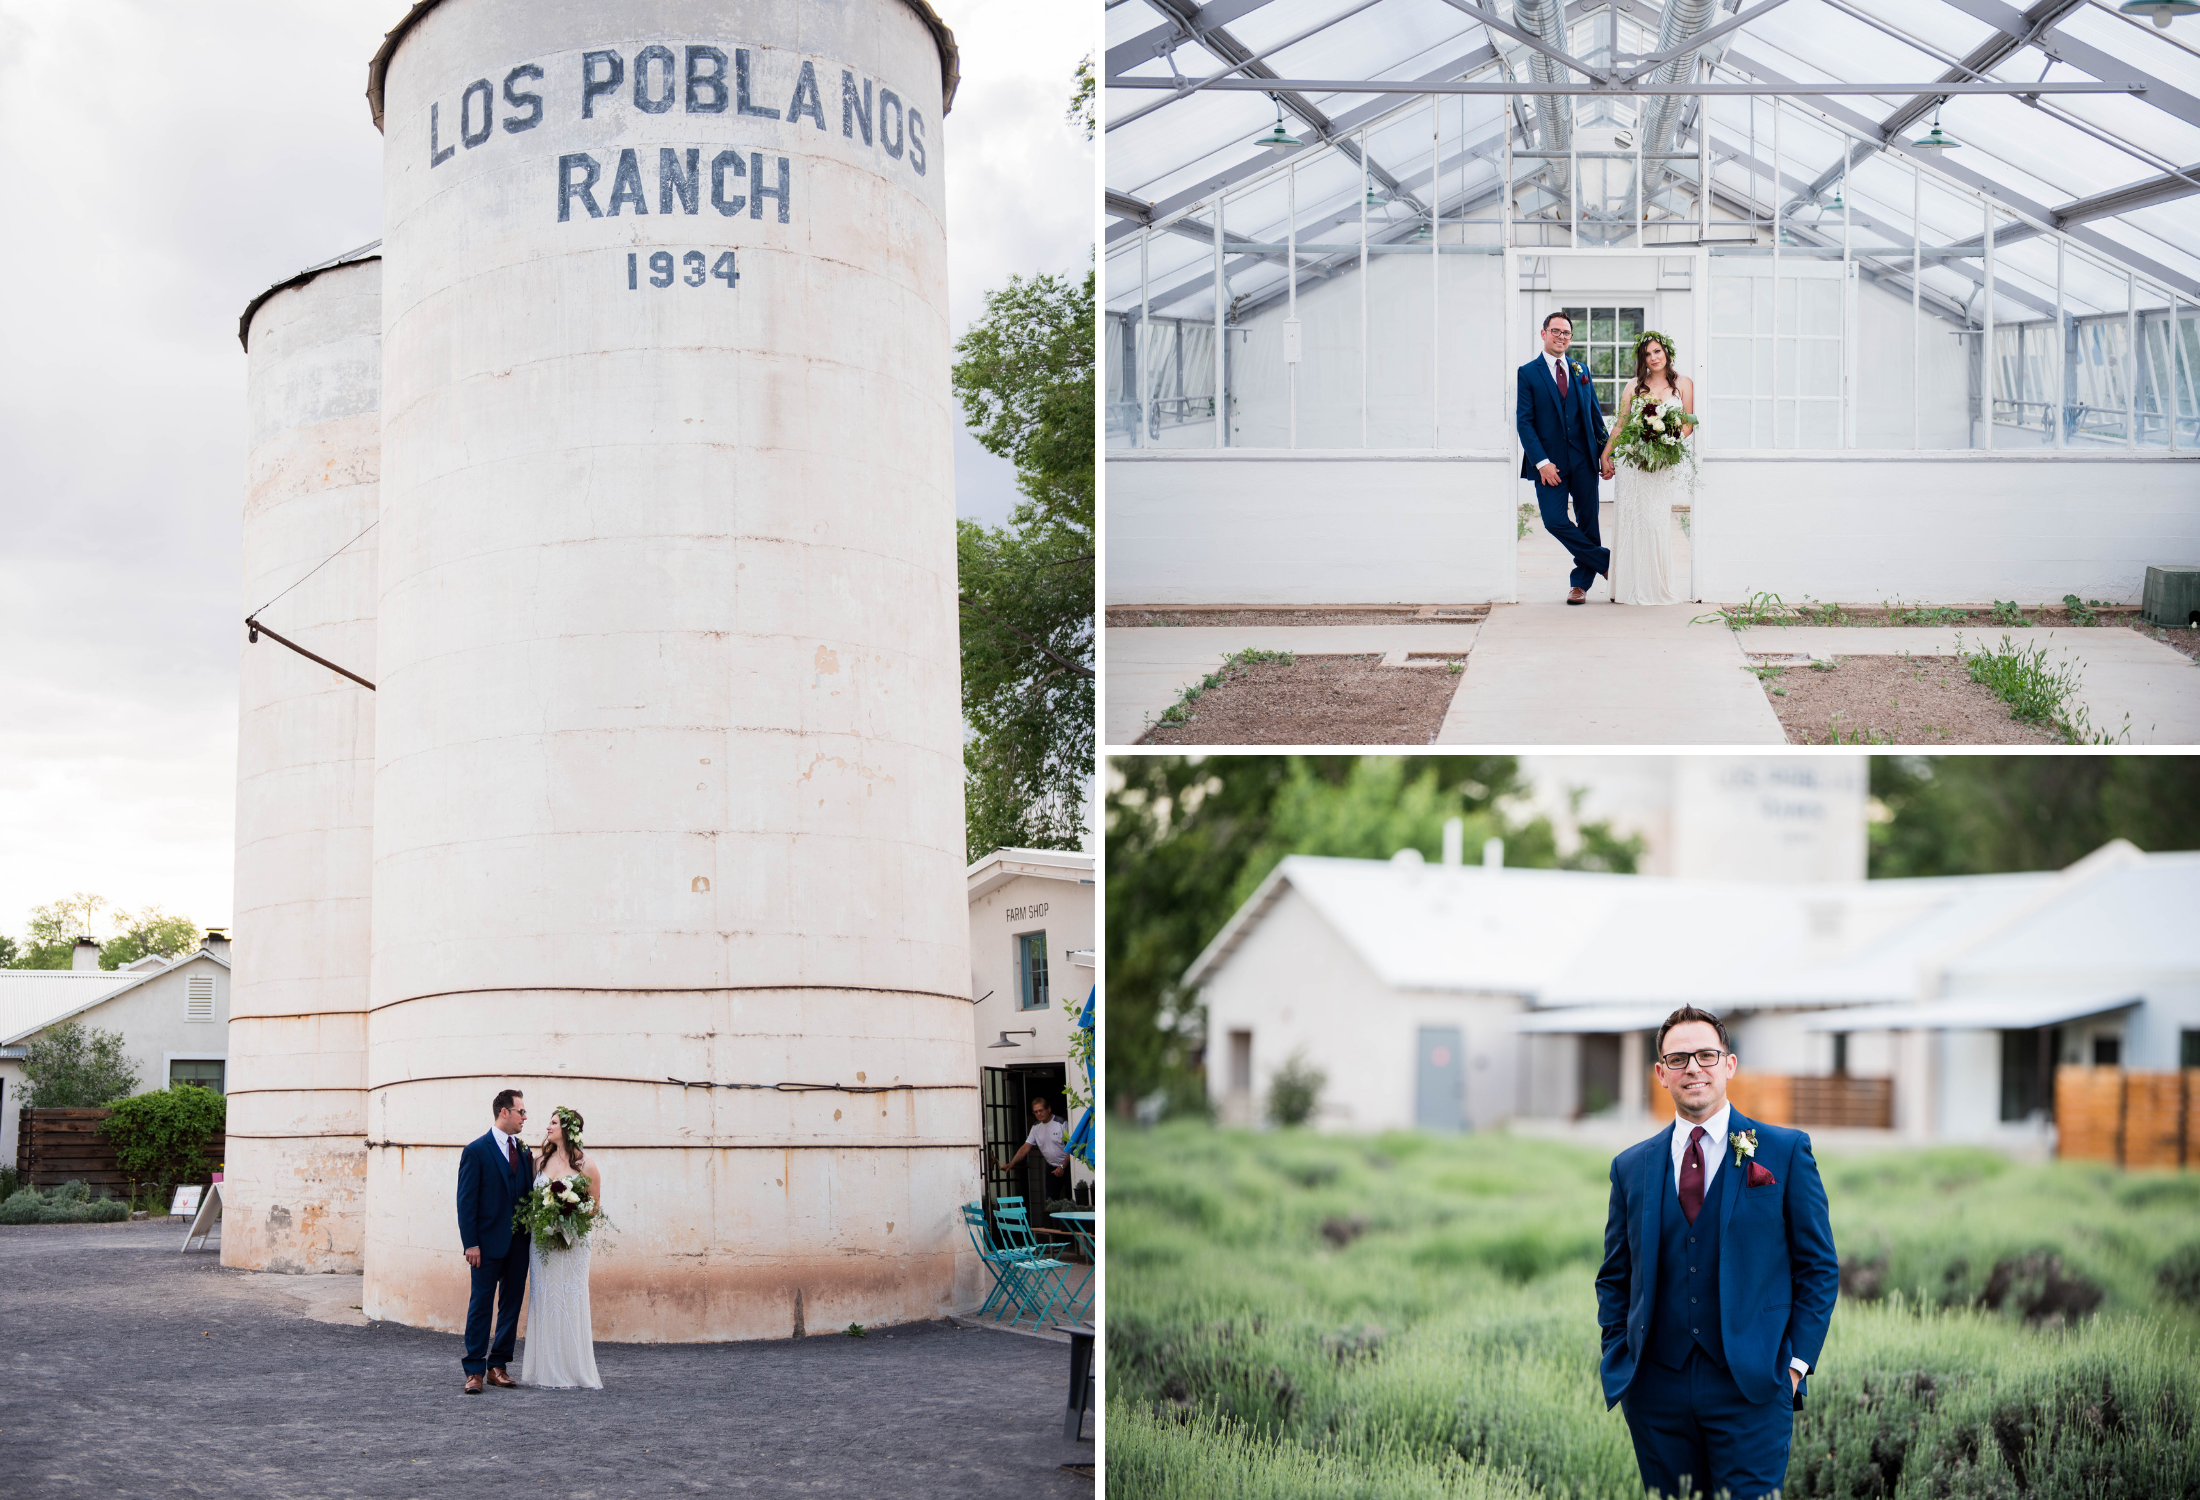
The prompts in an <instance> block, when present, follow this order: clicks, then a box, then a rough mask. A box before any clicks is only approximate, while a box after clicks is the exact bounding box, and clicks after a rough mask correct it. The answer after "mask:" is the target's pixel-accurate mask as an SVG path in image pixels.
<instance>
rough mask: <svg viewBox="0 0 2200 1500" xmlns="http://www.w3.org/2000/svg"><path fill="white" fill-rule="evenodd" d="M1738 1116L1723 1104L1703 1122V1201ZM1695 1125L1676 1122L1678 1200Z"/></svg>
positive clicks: (1798, 1364)
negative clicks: (1728, 1126) (1731, 1124)
mask: <svg viewBox="0 0 2200 1500" xmlns="http://www.w3.org/2000/svg"><path fill="white" fill-rule="evenodd" d="M1733 1115H1734V1106H1733V1105H1731V1104H1722V1105H1720V1106H1719V1112H1718V1113H1717V1114H1715V1115H1713V1116H1712V1117H1711V1118H1710V1119H1708V1120H1706V1121H1704V1122H1703V1139H1702V1140H1701V1141H1699V1142H1698V1143H1697V1144H1698V1145H1699V1146H1700V1147H1701V1148H1702V1150H1703V1201H1704V1202H1706V1203H1709V1202H1710V1201H1711V1183H1712V1181H1713V1179H1715V1178H1716V1177H1717V1176H1718V1175H1719V1164H1720V1163H1721V1162H1722V1161H1724V1160H1725V1159H1726V1129H1727V1125H1728V1124H1729V1123H1730V1122H1731V1120H1732V1119H1733ZM1694 1128H1695V1126H1694V1123H1693V1122H1692V1121H1690V1120H1688V1119H1687V1118H1686V1117H1684V1116H1675V1117H1674V1120H1673V1196H1674V1197H1675V1198H1676V1199H1677V1198H1679V1196H1680V1190H1681V1159H1682V1158H1683V1157H1685V1156H1687V1155H1688V1137H1689V1133H1690V1132H1691V1131H1692V1130H1694ZM1788 1366H1789V1368H1791V1369H1793V1370H1795V1371H1796V1372H1797V1373H1798V1374H1803V1375H1808V1374H1809V1373H1810V1366H1809V1364H1807V1363H1806V1362H1804V1361H1803V1360H1800V1359H1796V1358H1794V1357H1793V1356H1792V1355H1791V1356H1790V1357H1789V1358H1788Z"/></svg>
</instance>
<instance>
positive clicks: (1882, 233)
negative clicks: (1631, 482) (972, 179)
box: [1103, 0, 2200, 321]
mask: <svg viewBox="0 0 2200 1500" xmlns="http://www.w3.org/2000/svg"><path fill="white" fill-rule="evenodd" d="M1669 10H1670V11H1672V12H1674V14H1671V15H1668V14H1667V12H1668V11H1669ZM2196 43H2200V18H2194V19H2191V20H2180V21H2178V22H2176V23H2175V24H2174V25H2172V26H2170V27H2168V28H2167V29H2162V28H2158V27H2156V26H2154V25H2151V24H2148V22H2147V21H2146V20H2144V19H2141V18H2136V17H2133V16H2127V15H2124V14H2121V13H2120V12H2119V10H2118V8H2117V6H2116V5H2115V4H2114V3H2112V0H2039V3H2035V4H2033V5H2031V6H2029V7H2028V8H2025V9H2022V10H2020V9H2017V8H2014V7H2012V6H2010V5H2006V4H2003V3H2000V0H1665V4H1664V5H1662V6H1661V5H1658V4H1652V3H1647V0H1574V3H1571V4H1566V3H1564V0H1210V3H1207V4H1205V5H1200V4H1197V3H1195V0H1108V6H1107V46H1108V52H1107V60H1106V82H1107V87H1106V89H1105V91H1104V94H1103V101H1104V111H1105V119H1106V127H1105V128H1106V133H1107V149H1106V163H1107V167H1106V171H1107V207H1108V212H1109V214H1110V221H1109V226H1108V231H1107V237H1108V243H1109V245H1110V247H1111V253H1113V254H1117V255H1120V254H1121V253H1123V252H1125V251H1127V250H1129V249H1130V248H1131V245H1132V243H1135V242H1138V241H1139V240H1140V238H1141V233H1140V232H1141V231H1142V230H1146V229H1153V230H1156V231H1168V232H1167V233H1155V234H1153V235H1151V236H1148V237H1145V239H1144V243H1143V245H1142V249H1143V252H1144V258H1145V265H1144V275H1143V277H1141V276H1140V275H1138V274H1137V273H1135V272H1134V273H1132V274H1130V275H1129V276H1127V277H1118V276H1116V275H1113V274H1111V276H1110V278H1109V282H1110V285H1109V299H1108V303H1109V306H1110V308H1111V309H1115V310H1118V311H1120V310H1124V309H1126V308H1130V307H1135V306H1136V305H1137V303H1138V300H1139V298H1140V296H1141V294H1142V293H1143V295H1145V296H1146V297H1148V298H1149V299H1151V303H1150V312H1151V314H1152V315H1154V316H1164V315H1170V316H1187V317H1201V316H1212V313H1213V306H1214V303H1213V295H1214V293H1213V277H1212V275H1211V269H1212V265H1213V260H1212V256H1213V254H1214V251H1213V237H1214V233H1215V229H1216V225H1215V222H1214V217H1213V215H1214V209H1215V206H1216V199H1217V195H1218V194H1221V195H1223V196H1222V201H1221V207H1222V212H1223V215H1224V222H1223V224H1222V226H1221V227H1222V237H1223V240H1224V244H1225V246H1226V248H1227V249H1228V251H1229V253H1230V255H1231V256H1232V257H1233V261H1234V262H1235V263H1234V264H1233V265H1232V266H1231V267H1230V286H1231V288H1232V291H1233V294H1234V295H1236V296H1238V297H1240V298H1247V297H1250V298H1254V299H1257V298H1258V297H1260V296H1261V295H1262V292H1263V287H1264V284H1265V283H1267V282H1272V281H1280V280H1281V279H1282V278H1283V277H1284V276H1285V275H1286V274H1287V273H1286V271H1285V269H1284V265H1285V259H1284V257H1282V256H1281V255H1280V253H1279V252H1280V251H1281V248H1282V247H1281V245H1280V244H1279V242H1281V241H1283V240H1284V239H1285V238H1286V236H1289V235H1292V234H1295V235H1296V237H1297V240H1298V242H1299V250H1300V256H1301V259H1300V264H1301V266H1302V270H1301V273H1300V274H1301V276H1302V278H1303V277H1304V276H1305V275H1306V274H1307V272H1306V271H1305V270H1304V269H1303V267H1304V266H1305V265H1306V264H1307V257H1308V256H1309V255H1312V256H1313V257H1316V258H1318V257H1319V256H1320V255H1322V254H1323V253H1324V252H1325V250H1331V249H1333V250H1334V252H1335V253H1336V256H1337V258H1338V260H1339V261H1340V262H1341V261H1343V260H1344V259H1346V258H1348V257H1347V252H1348V250H1349V251H1355V252H1356V251H1357V249H1358V241H1359V238H1360V235H1361V224H1362V220H1363V218H1365V220H1366V222H1367V224H1368V238H1369V241H1370V243H1371V245H1373V246H1375V247H1378V248H1379V247H1381V246H1383V245H1403V244H1404V243H1405V242H1407V241H1409V240H1411V239H1414V238H1416V237H1418V238H1419V239H1421V240H1423V241H1426V239H1427V238H1428V235H1429V229H1428V225H1429V223H1430V222H1431V220H1432V218H1433V219H1434V220H1436V221H1437V222H1438V223H1439V226H1440V227H1441V228H1444V229H1446V230H1448V229H1449V228H1450V226H1451V224H1452V223H1453V222H1454V221H1455V220H1460V219H1466V220H1473V219H1475V218H1477V217H1478V216H1479V217H1481V218H1483V219H1486V220H1488V221H1489V223H1490V228H1491V230H1492V231H1493V242H1494V236H1495V233H1496V232H1497V231H1498V229H1499V221H1500V219H1501V217H1502V214H1503V210H1502V209H1501V208H1500V206H1499V205H1500V203H1501V202H1502V200H1503V199H1504V197H1505V194H1504V183H1505V181H1506V173H1507V172H1508V171H1510V172H1511V174H1512V181H1513V184H1514V188H1515V194H1516V196H1515V199H1514V206H1515V209H1516V210H1517V211H1518V212H1520V213H1521V214H1523V215H1525V216H1526V217H1524V218H1522V219H1519V220H1516V221H1515V222H1516V224H1529V223H1531V222H1533V221H1535V220H1537V219H1538V217H1539V216H1540V217H1541V218H1542V219H1546V220H1548V221H1549V227H1552V228H1556V227H1558V226H1559V225H1560V224H1561V223H1562V222H1564V223H1565V224H1566V227H1567V229H1568V232H1569V235H1570V236H1573V237H1574V238H1573V239H1572V242H1573V243H1575V244H1589V243H1592V240H1591V239H1590V238H1584V237H1580V236H1582V232H1583V226H1584V225H1590V227H1591V228H1592V229H1594V224H1592V222H1591V221H1599V220H1600V217H1601V220H1603V221H1609V220H1611V219H1612V218H1613V217H1614V215H1615V214H1624V217H1625V219H1626V221H1627V224H1628V226H1629V227H1630V228H1633V229H1634V230H1635V232H1636V233H1637V235H1638V236H1639V237H1638V238H1636V239H1635V240H1634V241H1632V243H1635V244H1637V245H1650V244H1669V245H1683V244H1685V245H1689V246H1694V245H1696V244H1699V243H1713V244H1716V243H1719V242H1721V240H1722V239H1723V240H1725V241H1726V242H1727V243H1734V240H1733V238H1732V231H1733V229H1734V227H1735V225H1737V224H1740V225H1743V226H1744V227H1745V230H1746V232H1747V234H1748V235H1749V236H1750V241H1751V242H1753V243H1759V244H1762V243H1765V242H1766V240H1765V238H1762V237H1759V236H1758V235H1757V231H1759V230H1766V231H1769V230H1770V229H1771V228H1772V226H1773V225H1774V224H1777V225H1778V226H1779V234H1778V236H1777V239H1778V242H1779V243H1780V244H1782V245H1783V246H1786V247H1791V253H1802V254H1806V255H1807V254H1809V253H1811V251H1812V250H1813V249H1814V248H1819V249H1823V248H1824V247H1826V246H1828V245H1831V246H1834V247H1838V246H1840V245H1842V244H1844V243H1845V244H1848V245H1850V246H1851V247H1852V248H1853V249H1855V250H1856V251H1857V253H1859V254H1860V255H1861V254H1867V253H1868V254H1874V255H1877V254H1884V255H1886V256H1889V257H1899V258H1900V259H1901V260H1903V261H1908V259H1909V258H1910V256H1911V255H1912V254H1913V252H1915V253H1917V254H1919V255H1920V257H1921V258H1922V259H1927V260H1932V261H1934V263H1935V264H1934V266H1933V268H1932V269H1930V270H1929V271H1928V272H1926V273H1925V274H1924V275H1921V276H1920V278H1919V280H1920V282H1921V284H1922V287H1923V289H1924V292H1925V294H1926V300H1927V301H1928V302H1936V301H1937V302H1939V303H1940V304H1941V305H1942V306H1943V307H1945V308H1949V309H1954V308H1956V307H1958V306H1960V305H1961V304H1964V303H1965V302H1967V301H1968V300H1969V299H1970V298H1972V296H1973V295H1974V292H1975V290H1976V288H1977V286H1978V285H1979V284H1980V281H1981V277H1980V274H1979V271H1978V269H1977V267H1976V265H1975V261H1976V258H1977V257H1978V256H1979V254H1980V248H1981V245H1982V243H1983V240H1984V237H1985V223H1986V221H1987V220H1988V219H1989V218H1990V219H1991V222H1992V223H1993V225H1994V251H1995V255H1996V257H1997V259H1996V262H1995V265H1994V271H1993V284H1994V292H1995V295H1994V298H1993V299H1992V300H1993V301H1994V303H1995V304H1996V306H1995V308H1994V317H1995V319H1996V321H2003V320H2008V321H2022V320H2025V319H2027V318H2035V317H2040V316H2045V315H2048V314H2051V313H2052V311H2053V309H2054V307H2055V305H2056V299H2057V286H2058V284H2059V285H2060V286H2061V288H2062V292H2061V296H2062V300H2063V304H2064V306H2065V307H2066V308H2067V309H2068V310H2069V311H2070V312H2071V313H2072V314H2073V315H2076V316H2081V317H2082V316H2085V315H2086V314H2088V313H2089V312H2092V313H2099V314H2109V313H2114V314H2119V315H2121V314H2123V313H2125V312H2126V311H2127V307H2132V306H2139V307H2143V306H2160V305H2161V304H2162V303H2163V302H2164V301H2165V300H2166V298H2168V297H2170V296H2174V297H2176V298H2177V299H2179V300H2180V301H2185V302H2188V303H2189V302H2190V301H2191V300H2193V299H2195V298H2200V45H2196ZM1666 53H1670V54H1671V56H1670V57H1665V58H1663V59H1662V63H1661V54H1666ZM1133 81H1148V82H1152V83H1159V84H1162V85H1163V86H1161V87H1143V86H1138V84H1137V83H1135V82H1133ZM1367 82H1385V83H1395V84H1397V85H1398V87H1396V88H1393V89H1390V90H1387V91H1379V92H1370V91H1367V90H1365V89H1354V88H1349V87H1343V86H1340V85H1349V84H1359V83H1367ZM1813 85H1816V86H1819V87H1820V88H1821V89H1824V88H1828V87H1836V88H1863V89H1868V90H1869V91H1868V92H1841V93H1825V92H1816V93H1814V92H1812V91H1811V90H1812V86H1813ZM2103 85H2106V86H2107V87H2102V86H2103ZM1646 86H1648V87H1655V86H1664V87H1666V88H1668V89H1672V90H1674V92H1672V93H1668V94H1656V93H1648V92H1639V90H1641V89H1643V88H1645V87H1646ZM1539 89H1541V90H1542V91H1543V92H1541V93H1539V92H1538V90H1539ZM1554 90H1555V91H1554ZM1279 122H1280V126H1281V130H1282V132H1283V133H1284V134H1285V135H1287V136H1289V137H1292V138H1293V139H1295V141H1296V142H1297V143H1298V144H1296V145H1288V144H1287V145H1283V146H1280V147H1278V146H1264V145H1261V144H1258V138H1260V137H1262V136H1264V135H1267V134H1269V133H1270V132H1272V131H1274V130H1275V129H1276V128H1277V127H1278V125H1279ZM1547 122H1548V123H1547ZM1699 124H1701V125H1702V127H1703V128H1702V129H1701V131H1700V132H1699V129H1698V127H1699ZM1936 126H1937V127H1938V129H1940V130H1941V131H1942V132H1944V134H1945V136H1946V137H1947V138H1948V139H1950V140H1952V142H1953V143H1954V144H1952V145H1951V146H1948V147H1947V148H1945V149H1932V148H1923V147H1920V146H1918V145H1917V144H1915V143H1916V142H1918V141H1919V140H1921V139H1924V138H1927V136H1928V132H1929V131H1931V130H1932V129H1934V128H1935V127H1936ZM1615 141H1616V142H1617V143H1618V146H1619V148H1620V150H1621V151H1623V152H1624V151H1633V152H1637V153H1640V152H1650V153H1652V154H1653V155H1655V154H1656V153H1659V152H1663V153H1665V154H1666V155H1667V156H1669V157H1670V158H1671V160H1670V161H1669V162H1668V161H1651V160H1649V159H1648V158H1645V157H1642V156H1640V155H1638V156H1637V158H1636V163H1635V164H1634V165H1630V166H1629V168H1628V170H1629V171H1630V172H1632V171H1635V170H1637V169H1638V168H1639V169H1640V170H1641V171H1642V173H1643V180H1644V183H1645V188H1644V191H1643V192H1642V193H1640V194H1639V195H1638V194H1634V193H1633V190H1632V188H1631V187H1630V188H1629V189H1627V191H1626V194H1625V196H1624V202H1621V201H1620V200H1608V201H1606V202H1604V203H1602V204H1591V203H1589V202H1588V201H1587V200H1588V199H1589V198H1590V196H1591V191H1590V183H1591V182H1592V181H1593V180H1600V179H1593V178H1592V177H1591V175H1590V172H1589V169H1588V167H1587V165H1586V164H1585V163H1583V162H1581V161H1580V160H1579V159H1578V158H1577V159H1575V160H1574V161H1572V162H1569V161H1568V160H1567V158H1566V155H1565V153H1567V152H1568V151H1573V152H1580V153H1588V152H1592V151H1596V150H1604V151H1610V150H1611V148H1612V146H1613V143H1614V142H1615ZM1699 149H1701V150H1702V152H1703V155H1704V157H1706V158H1707V159H1708V163H1709V168H1710V189H1711V192H1710V199H1711V202H1712V204H1714V205H1715V206H1716V215H1715V217H1716V219H1717V220H1718V221H1719V222H1717V223H1712V222H1711V221H1712V219H1713V218H1714V215H1713V213H1712V212H1711V211H1710V210H1709V209H1707V210H1706V211H1705V212H1704V215H1703V217H1702V218H1701V219H1699V216H1698V209H1697V208H1696V207H1694V206H1691V205H1692V204H1693V201H1694V199H1695V198H1696V196H1697V190H1696V182H1695V179H1696V176H1697V173H1698V171H1699V165H1698V155H1697V154H1698V151H1699ZM1684 155H1685V157H1686V161H1685V162H1683V161H1682V157H1683V156H1684ZM1645 163H1647V164H1645ZM1577 172H1578V173H1579V174H1580V175H1579V177H1578V179H1577V178H1576V177H1575V176H1574V175H1573V174H1575V173H1577ZM1628 180H1629V182H1632V178H1631V177H1630V178H1629V179H1628ZM1576 197H1579V198H1581V199H1582V200H1583V202H1581V203H1578V204H1577V203H1575V202H1574V201H1573V200H1574V199H1575V198H1576ZM1614 203H1617V204H1618V207H1617V208H1615V207H1614V206H1613V205H1614ZM1989 206H1990V207H1989ZM1638 216H1639V217H1638ZM1645 223H1647V224H1648V226H1649V229H1650V230H1651V231H1655V232H1654V233H1645V232H1643V231H1642V229H1641V228H1640V226H1641V225H1643V224H1645ZM2043 231H2052V232H2053V233H2043ZM1347 241H1349V242H1350V244H1349V245H1348V244H1347V243H1346V242H1347ZM1608 242H1610V243H1624V242H1626V241H1623V240H1619V239H1613V240H1610V241H1608ZM1509 243H1513V244H1517V245H1523V246H1533V245H1538V244H1541V245H1548V244H1551V243H1554V241H1552V240H1551V239H1550V238H1548V237H1547V236H1540V237H1539V235H1538V232H1537V231H1535V230H1530V231H1529V232H1528V233H1527V234H1525V235H1521V234H1516V235H1515V237H1514V238H1513V239H1512V240H1510V241H1509ZM1310 247H1312V248H1311V249H1310ZM1829 253H1838V249H1837V248H1836V249H1835V250H1834V251H1832V252H1829ZM1966 256H1968V257H1969V258H1970V260H1969V261H1968V262H1967V260H1966Z"/></svg>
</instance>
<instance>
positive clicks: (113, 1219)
mask: <svg viewBox="0 0 2200 1500" xmlns="http://www.w3.org/2000/svg"><path fill="white" fill-rule="evenodd" d="M129 1217H130V1209H129V1206H128V1205H127V1204H125V1203H124V1202H123V1201H122V1200H121V1199H119V1198H94V1197H93V1196H92V1190H91V1189H90V1188H89V1187H86V1186H85V1185H84V1184H83V1183H81V1182H64V1183H63V1184H61V1186H59V1187H57V1188H53V1189H51V1190H50V1191H48V1192H45V1193H41V1192H39V1191H38V1189H37V1188H34V1187H27V1188H23V1189H21V1190H20V1191H18V1192H17V1193H16V1194H15V1195H14V1196H13V1197H11V1198H9V1199H8V1200H7V1201H6V1202H5V1203H0V1224H115V1223H120V1222H121V1221H122V1220H124V1219H127V1218H129Z"/></svg>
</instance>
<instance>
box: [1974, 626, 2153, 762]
mask: <svg viewBox="0 0 2200 1500" xmlns="http://www.w3.org/2000/svg"><path fill="white" fill-rule="evenodd" d="M1956 649H1957V650H1958V651H1961V652H1962V653H1963V664H1964V667H1965V668H1966V670H1968V671H1969V672H1970V674H1971V680H1972V681H1973V682H1978V683H1984V684H1985V685H1986V686H1987V687H1990V688H1992V689H1993V690H1994V693H1995V696H1997V697H1999V698H2000V699H2001V700H2002V701H2003V702H2004V703H2007V704H2008V705H2009V712H2010V715H2011V716H2012V717H2014V718H2016V719H2020V720H2022V721H2023V722H2025V723H2027V724H2044V725H2046V726H2047V727H2048V728H2050V729H2052V730H2054V731H2055V732H2056V733H2057V734H2058V735H2060V736H2061V737H2062V739H2063V741H2064V743H2066V744H2071V745H2109V744H2115V743H2117V742H2118V741H2121V740H2128V739H2129V738H2130V736H2131V716H2130V715H2129V714H2126V715H2125V716H2124V725H2123V727H2122V728H2121V729H2119V730H2118V731H2117V732H2116V733H2115V734H2113V735H2110V734H2106V733H2103V732H2101V731H2099V730H2096V729H2094V728H2093V725H2092V721H2091V719H2090V717H2089V716H2088V714H2087V713H2086V708H2085V705H2084V704H2083V703H2081V702H2079V701H2078V666H2079V664H2078V663H2077V662H2071V661H2066V662H2064V663H2063V664H2062V665H2061V666H2058V667H2051V666H2049V665H2048V663H2047V648H2046V647H2045V646H2037V645H2035V646H2017V645H2015V644H2013V643H2012V642H2011V641H2010V639H2009V637H2007V636H2003V637H2002V638H2001V644H2000V645H1999V646H1998V647H1995V648H1993V649H1990V650H1989V649H1985V648H1981V649H1978V650H1974V651H1965V650H1964V649H1963V638H1962V637H1961V636H1958V637H1957V638H1956Z"/></svg>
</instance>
